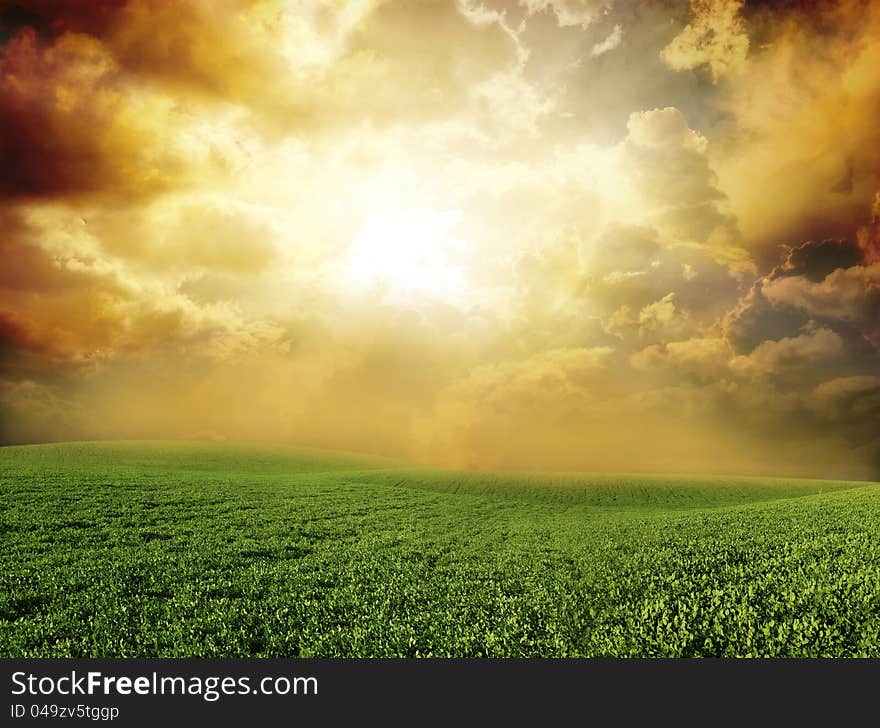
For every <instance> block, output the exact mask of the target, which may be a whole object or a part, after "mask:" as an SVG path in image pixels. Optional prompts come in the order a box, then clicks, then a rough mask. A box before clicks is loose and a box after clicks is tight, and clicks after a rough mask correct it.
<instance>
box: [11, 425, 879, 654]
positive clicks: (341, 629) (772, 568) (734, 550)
mask: <svg viewBox="0 0 880 728" xmlns="http://www.w3.org/2000/svg"><path fill="white" fill-rule="evenodd" d="M0 488H2V502H0V507H2V516H0V542H2V575H0V579H2V584H0V586H2V588H0V656H3V657H24V656H47V657H48V656H74V657H132V656H162V657H165V656H169V657H170V656H205V657H208V656H211V657H232V656H302V657H306V656H308V657H314V656H321V657H332V656H364V657H367V656H432V655H433V656H460V657H472V656H560V657H561V656H735V655H736V656H785V657H788V656H790V657H795V656H880V485H878V484H876V483H873V484H872V483H858V482H831V481H810V480H784V479H753V478H708V477H684V476H682V477H674V476H665V477H652V476H642V475H638V476H637V475H632V476H609V475H597V476H593V475H587V474H577V475H575V474H571V475H559V474H545V475H524V474H508V473H460V472H449V471H440V470H433V469H428V468H418V467H414V466H412V465H409V464H405V463H397V462H394V461H391V460H385V459H382V458H374V457H367V456H357V455H350V454H346V453H333V452H325V451H320V450H297V449H291V448H283V447H276V446H261V445H229V444H208V443H179V442H125V443H73V444H63V445H39V446H27V447H7V448H0Z"/></svg>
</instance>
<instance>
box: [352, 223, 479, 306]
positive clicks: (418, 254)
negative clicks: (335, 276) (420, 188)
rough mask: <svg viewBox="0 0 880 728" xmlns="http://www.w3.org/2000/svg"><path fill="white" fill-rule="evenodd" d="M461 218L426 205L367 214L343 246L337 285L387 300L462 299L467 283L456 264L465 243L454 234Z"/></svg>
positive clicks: (442, 300)
mask: <svg viewBox="0 0 880 728" xmlns="http://www.w3.org/2000/svg"><path fill="white" fill-rule="evenodd" d="M461 220H462V213H461V211H459V210H451V211H449V210H446V211H437V210H431V209H426V208H412V209H408V210H405V211H401V212H397V213H393V214H373V215H370V216H368V217H367V218H366V220H365V221H364V223H363V225H362V226H361V229H360V231H359V232H358V234H357V235H356V236H355V238H354V239H353V240H352V242H351V245H350V246H349V248H348V254H347V256H346V258H345V261H344V263H343V275H342V280H343V285H344V286H345V288H346V289H348V290H349V291H352V292H365V291H376V292H379V293H381V294H382V295H383V296H384V298H385V300H386V301H387V302H389V303H396V304H408V303H415V302H418V301H419V300H422V301H426V300H427V301H441V302H444V303H449V304H454V305H458V304H461V303H463V302H464V301H465V299H466V297H467V294H468V289H469V286H468V282H467V279H466V276H465V274H464V271H463V270H462V267H461V257H462V255H463V253H464V251H465V248H466V245H465V243H464V241H463V240H461V239H460V238H459V237H458V235H457V229H458V228H459V226H460V224H461Z"/></svg>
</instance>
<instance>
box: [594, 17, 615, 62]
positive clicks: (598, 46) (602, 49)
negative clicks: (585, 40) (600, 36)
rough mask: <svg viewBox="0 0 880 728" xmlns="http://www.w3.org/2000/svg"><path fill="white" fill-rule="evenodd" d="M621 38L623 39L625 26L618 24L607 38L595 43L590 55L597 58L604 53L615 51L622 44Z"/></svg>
mask: <svg viewBox="0 0 880 728" xmlns="http://www.w3.org/2000/svg"><path fill="white" fill-rule="evenodd" d="M621 40H623V28H622V27H621V25H620V24H617V25H615V26H614V28H613V29H612V31H611V32H610V33H609V34H608V36H607V37H606V38H605V40H602V41H599V42H598V43H594V44H593V48H592V50H590V55H591V56H592V57H593V58H595V57H596V56H601V55H602V54H603V53H608V52H609V51H613V50H614V49H615V48H617V46H619V45H620V41H621Z"/></svg>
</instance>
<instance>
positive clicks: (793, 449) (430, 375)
mask: <svg viewBox="0 0 880 728" xmlns="http://www.w3.org/2000/svg"><path fill="white" fill-rule="evenodd" d="M878 115H880V2H873V1H871V0H840V1H839V2H832V1H830V0H818V1H817V2H794V1H793V0H781V1H780V2H766V1H765V2H752V1H748V2H742V1H739V0H691V1H690V2H688V1H687V0H685V1H680V0H657V1H656V2H632V1H627V0H349V1H344V0H210V1H209V0H176V1H175V2H163V1H162V0H90V1H87V0H18V1H17V2H16V1H11V0H0V443H4V444H11V443H26V442H43V441H56V440H85V439H105V438H114V439H115V438H126V439H128V438H192V439H212V440H219V441H223V440H230V441H238V440H266V441H277V442H286V443H292V444H300V445H310V446H320V447H331V448H337V449H347V450H358V451H365V452H374V453H382V454H387V455H392V456H396V457H401V458H407V459H410V460H413V461H417V462H423V463H431V464H435V465H440V466H444V467H453V468H479V469H482V468H501V469H543V470H602V471H605V470H613V471H625V472H646V471H653V472H681V473H687V472H694V473H697V472H700V473H702V472H714V473H751V474H759V475H795V476H812V477H828V478H859V479H880V427H878V422H880V124H878V123H877V119H878Z"/></svg>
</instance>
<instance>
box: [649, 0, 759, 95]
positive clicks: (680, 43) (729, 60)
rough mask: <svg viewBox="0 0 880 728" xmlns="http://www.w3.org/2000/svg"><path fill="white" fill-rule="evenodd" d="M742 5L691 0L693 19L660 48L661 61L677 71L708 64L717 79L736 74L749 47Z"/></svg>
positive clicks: (737, 1) (729, 1) (733, 0)
mask: <svg viewBox="0 0 880 728" xmlns="http://www.w3.org/2000/svg"><path fill="white" fill-rule="evenodd" d="M743 5H744V3H743V2H742V1H741V0H691V12H692V13H693V19H692V20H691V22H690V23H688V24H687V25H686V26H685V27H684V29H683V30H682V31H681V32H680V33H679V34H678V35H677V36H675V38H673V40H672V41H671V42H670V43H669V45H668V46H666V47H665V48H664V49H663V51H662V52H661V54H660V56H661V58H662V59H663V61H664V62H665V63H666V64H667V65H668V66H669V67H670V68H673V69H675V70H679V71H681V70H690V69H693V68H697V67H699V66H703V65H707V66H708V67H709V70H710V71H711V73H712V79H713V80H714V81H716V82H717V81H718V80H719V79H721V78H722V77H724V76H727V75H729V74H731V73H735V72H736V71H737V70H739V69H740V68H741V67H742V66H743V64H744V63H745V60H746V55H747V53H748V50H749V36H748V33H747V32H746V27H745V22H744V21H743V19H742V18H741V17H740V11H741V10H742V7H743Z"/></svg>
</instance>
